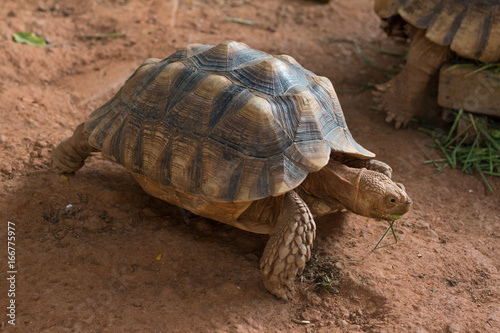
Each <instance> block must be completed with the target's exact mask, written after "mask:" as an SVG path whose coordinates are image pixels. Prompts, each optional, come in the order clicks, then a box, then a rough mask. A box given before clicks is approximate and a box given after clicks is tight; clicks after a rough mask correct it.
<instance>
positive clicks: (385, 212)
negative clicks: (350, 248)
mask: <svg viewBox="0 0 500 333" xmlns="http://www.w3.org/2000/svg"><path fill="white" fill-rule="evenodd" d="M301 190H303V192H304V195H305V196H306V202H307V203H308V205H309V206H310V208H311V211H312V212H313V214H314V215H316V216H321V215H324V214H328V213H330V212H332V211H334V210H335V209H338V207H339V205H338V204H339V203H340V204H341V207H342V206H343V207H346V208H348V209H349V210H351V211H352V212H354V213H356V214H359V215H363V216H367V217H372V218H378V219H383V220H387V221H393V220H395V219H398V218H400V217H401V216H402V215H403V214H405V213H406V212H408V210H409V209H410V207H411V205H412V201H411V199H410V198H409V197H408V194H406V191H405V188H404V186H403V185H402V184H399V183H396V182H394V181H393V180H392V179H391V178H389V177H388V176H386V175H384V174H382V173H380V172H377V171H373V170H367V169H364V168H363V169H358V168H351V167H348V166H346V165H344V164H342V163H338V162H334V161H330V162H328V165H327V166H325V167H324V168H323V169H322V170H320V171H319V172H316V173H312V174H309V175H308V176H307V178H306V179H305V181H304V182H303V183H302V188H301Z"/></svg>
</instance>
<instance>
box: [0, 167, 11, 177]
mask: <svg viewBox="0 0 500 333" xmlns="http://www.w3.org/2000/svg"><path fill="white" fill-rule="evenodd" d="M0 171H2V173H4V174H6V175H11V174H12V166H11V165H10V164H3V165H2V166H1V168H0Z"/></svg>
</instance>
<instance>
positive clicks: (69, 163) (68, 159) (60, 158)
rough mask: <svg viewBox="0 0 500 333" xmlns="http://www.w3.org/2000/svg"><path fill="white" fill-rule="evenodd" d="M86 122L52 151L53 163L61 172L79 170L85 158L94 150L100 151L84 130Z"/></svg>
mask: <svg viewBox="0 0 500 333" xmlns="http://www.w3.org/2000/svg"><path fill="white" fill-rule="evenodd" d="M84 125H85V123H82V124H80V125H79V126H78V127H77V128H76V129H75V132H74V133H73V136H71V137H69V138H67V139H64V140H63V141H61V143H60V144H59V145H58V146H57V147H56V148H55V149H54V150H53V151H52V165H53V166H54V167H56V168H57V169H59V171H61V172H66V173H70V172H75V171H78V170H79V169H80V168H81V167H82V166H83V164H84V163H85V159H86V158H87V157H88V156H89V155H90V153H92V152H96V151H99V150H98V149H96V148H94V147H92V146H90V145H89V141H88V139H89V133H87V131H85V130H84Z"/></svg>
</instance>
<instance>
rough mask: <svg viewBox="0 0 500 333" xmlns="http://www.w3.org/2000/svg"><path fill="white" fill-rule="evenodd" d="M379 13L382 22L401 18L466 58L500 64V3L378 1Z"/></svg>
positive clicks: (481, 0) (478, 0) (483, 0)
mask: <svg viewBox="0 0 500 333" xmlns="http://www.w3.org/2000/svg"><path fill="white" fill-rule="evenodd" d="M375 11H376V12H377V14H378V15H379V16H381V17H382V18H389V17H391V16H393V15H396V14H399V15H400V16H401V17H402V18H403V19H404V20H405V21H406V22H408V23H411V24H412V25H414V26H416V27H417V28H420V29H427V31H426V34H425V36H426V37H427V38H429V39H430V40H431V41H433V42H434V43H437V44H441V45H449V46H450V48H451V50H453V51H454V52H456V53H457V54H458V55H460V56H462V57H465V58H471V59H478V60H480V61H483V62H496V61H499V60H500V1H498V0H376V1H375Z"/></svg>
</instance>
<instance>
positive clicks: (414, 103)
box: [375, 0, 500, 128]
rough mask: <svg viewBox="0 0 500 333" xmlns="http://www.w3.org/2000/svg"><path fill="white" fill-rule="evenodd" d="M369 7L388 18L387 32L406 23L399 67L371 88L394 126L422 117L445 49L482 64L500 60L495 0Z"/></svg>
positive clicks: (392, 0) (402, 0) (380, 2)
mask: <svg viewBox="0 0 500 333" xmlns="http://www.w3.org/2000/svg"><path fill="white" fill-rule="evenodd" d="M375 11H376V12H377V14H378V15H379V16H380V17H382V18H383V19H386V20H387V21H388V29H389V32H390V33H391V32H394V31H395V30H397V29H398V28H401V27H402V26H403V25H402V24H400V23H401V22H403V23H404V21H406V22H407V23H409V24H408V25H406V29H405V30H406V33H407V35H408V36H409V37H410V39H411V44H410V49H409V51H408V56H407V62H406V66H405V68H404V69H403V70H402V71H401V72H400V73H399V74H398V75H396V76H395V77H394V78H393V79H391V80H390V81H389V82H387V83H385V84H382V85H378V86H377V88H378V89H379V93H378V94H377V96H378V98H379V100H380V102H381V104H382V107H383V108H384V109H385V110H386V111H387V119H386V120H387V121H388V122H391V121H392V120H394V121H395V126H396V128H400V127H404V126H406V125H407V124H408V122H409V121H410V118H411V117H413V116H416V115H422V113H423V112H424V109H423V106H422V101H424V100H425V98H424V94H425V90H426V87H427V85H428V84H429V82H430V80H431V78H432V76H433V75H434V74H436V73H437V71H438V70H439V68H440V67H441V65H442V64H443V63H444V62H445V61H446V60H448V59H450V58H451V56H452V52H451V51H453V52H455V53H456V54H458V55H459V56H461V57H464V58H470V59H477V60H480V61H482V62H497V61H499V60H500V1H498V0H375ZM401 18H402V19H404V21H402V20H401ZM450 50H451V51H450ZM464 93H466V92H464Z"/></svg>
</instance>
